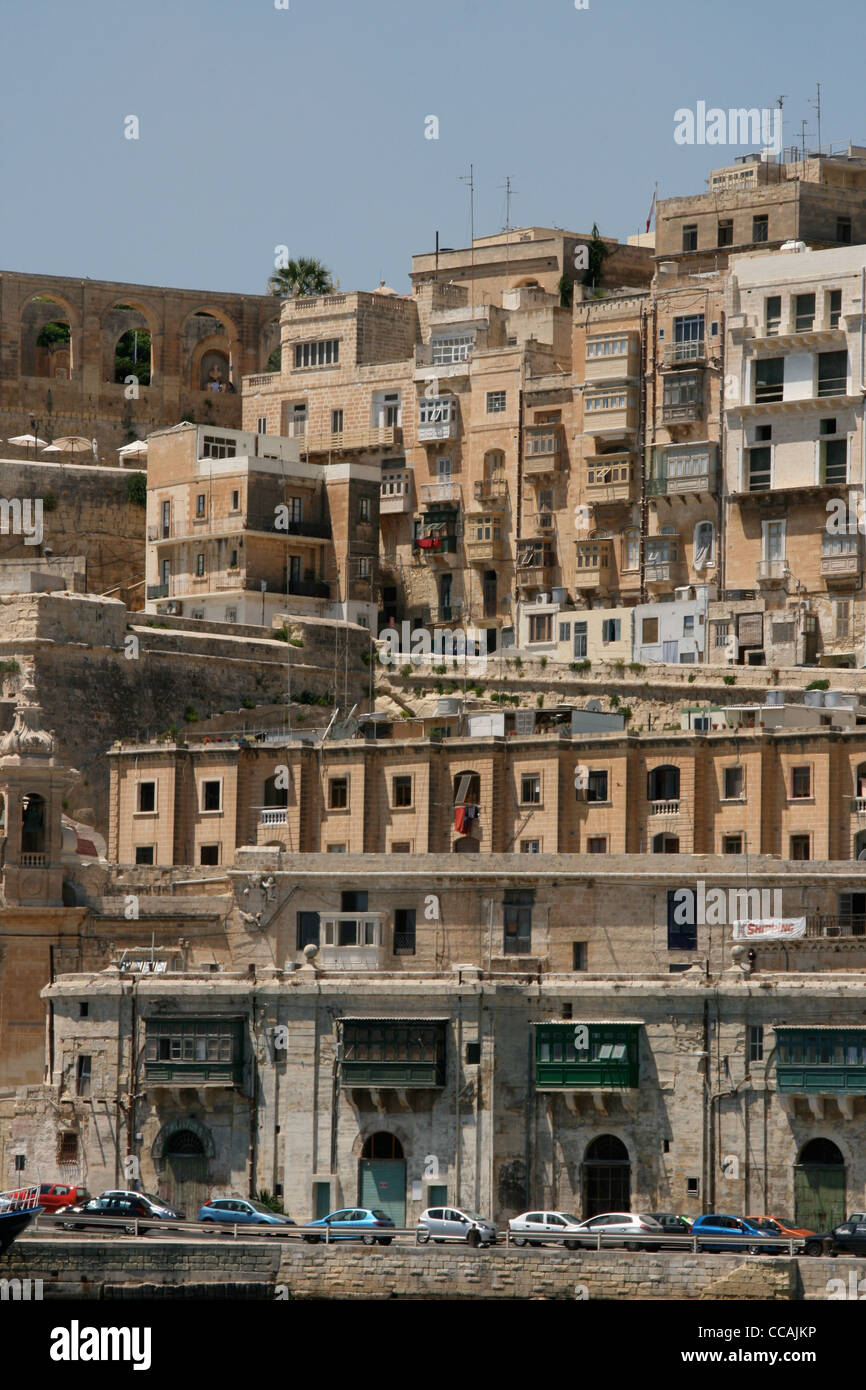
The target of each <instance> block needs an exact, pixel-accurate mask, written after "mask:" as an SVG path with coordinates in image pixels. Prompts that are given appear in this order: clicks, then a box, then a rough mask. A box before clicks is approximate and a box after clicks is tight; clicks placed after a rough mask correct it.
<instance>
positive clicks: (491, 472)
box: [484, 449, 505, 478]
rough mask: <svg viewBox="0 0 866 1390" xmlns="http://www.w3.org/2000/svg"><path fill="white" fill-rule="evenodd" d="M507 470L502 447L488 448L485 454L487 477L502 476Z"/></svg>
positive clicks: (485, 472) (485, 474)
mask: <svg viewBox="0 0 866 1390" xmlns="http://www.w3.org/2000/svg"><path fill="white" fill-rule="evenodd" d="M504 471H505V455H504V453H503V452H502V450H501V449H488V451H487V453H486V454H485V455H484V476H485V478H501V476H502V474H503V472H504Z"/></svg>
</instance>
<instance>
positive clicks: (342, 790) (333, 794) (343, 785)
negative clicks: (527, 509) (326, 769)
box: [328, 777, 349, 811]
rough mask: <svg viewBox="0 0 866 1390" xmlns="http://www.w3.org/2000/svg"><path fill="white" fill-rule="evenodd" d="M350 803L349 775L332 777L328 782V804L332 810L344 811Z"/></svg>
mask: <svg viewBox="0 0 866 1390" xmlns="http://www.w3.org/2000/svg"><path fill="white" fill-rule="evenodd" d="M348 804H349V779H348V777H332V778H331V780H330V781H329V783H328V806H329V807H330V809H331V810H332V811H344V810H345V809H346V807H347V806H348Z"/></svg>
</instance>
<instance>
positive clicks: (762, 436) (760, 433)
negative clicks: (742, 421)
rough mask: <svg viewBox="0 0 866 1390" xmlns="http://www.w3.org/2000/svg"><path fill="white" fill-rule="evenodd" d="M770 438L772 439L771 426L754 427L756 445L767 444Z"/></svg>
mask: <svg viewBox="0 0 866 1390" xmlns="http://www.w3.org/2000/svg"><path fill="white" fill-rule="evenodd" d="M772 438H773V426H772V425H756V426H755V443H756V444H769V443H770V441H771V439H772Z"/></svg>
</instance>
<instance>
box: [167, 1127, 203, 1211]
mask: <svg viewBox="0 0 866 1390" xmlns="http://www.w3.org/2000/svg"><path fill="white" fill-rule="evenodd" d="M165 1161H166V1162H165V1169H166V1188H167V1191H166V1200H167V1201H168V1202H170V1203H171V1205H172V1206H173V1207H177V1208H178V1209H179V1210H180V1211H185V1212H186V1214H187V1216H188V1217H190V1219H191V1220H194V1219H195V1217H196V1215H197V1213H198V1209H199V1207H200V1206H201V1204H202V1202H204V1201H205V1200H206V1198H207V1195H208V1180H207V1154H206V1153H205V1147H204V1144H203V1143H202V1141H201V1139H200V1138H199V1136H198V1135H197V1134H196V1133H195V1132H194V1131H193V1130H191V1129H178V1130H175V1132H174V1134H172V1135H171V1137H170V1138H169V1139H168V1141H167V1143H166V1146H165Z"/></svg>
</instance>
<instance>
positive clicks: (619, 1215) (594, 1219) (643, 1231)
mask: <svg viewBox="0 0 866 1390" xmlns="http://www.w3.org/2000/svg"><path fill="white" fill-rule="evenodd" d="M599 1232H600V1233H601V1234H602V1235H603V1236H615V1235H620V1234H621V1235H622V1236H623V1237H626V1239H623V1240H622V1241H621V1242H617V1243H618V1244H622V1245H624V1246H625V1248H626V1250H658V1248H659V1247H658V1246H657V1245H652V1244H645V1241H646V1237H647V1236H651V1235H656V1234H657V1235H664V1227H663V1226H662V1224H661V1222H660V1221H656V1220H655V1219H654V1218H653V1217H652V1216H644V1215H641V1214H640V1213H639V1212H634V1211H608V1212H605V1213H604V1214H603V1215H602V1216H590V1217H589V1219H588V1220H587V1221H581V1223H580V1225H579V1227H578V1233H579V1234H583V1235H584V1236H595V1235H598V1234H599ZM633 1236H637V1237H639V1239H637V1240H633V1239H628V1237H633ZM612 1244H613V1242H612V1241H603V1242H602V1249H604V1248H605V1246H610V1245H612ZM578 1245H579V1246H585V1247H586V1248H587V1249H590V1250H591V1249H594V1248H595V1247H596V1245H597V1242H596V1241H595V1240H586V1239H584V1240H582V1241H578Z"/></svg>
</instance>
